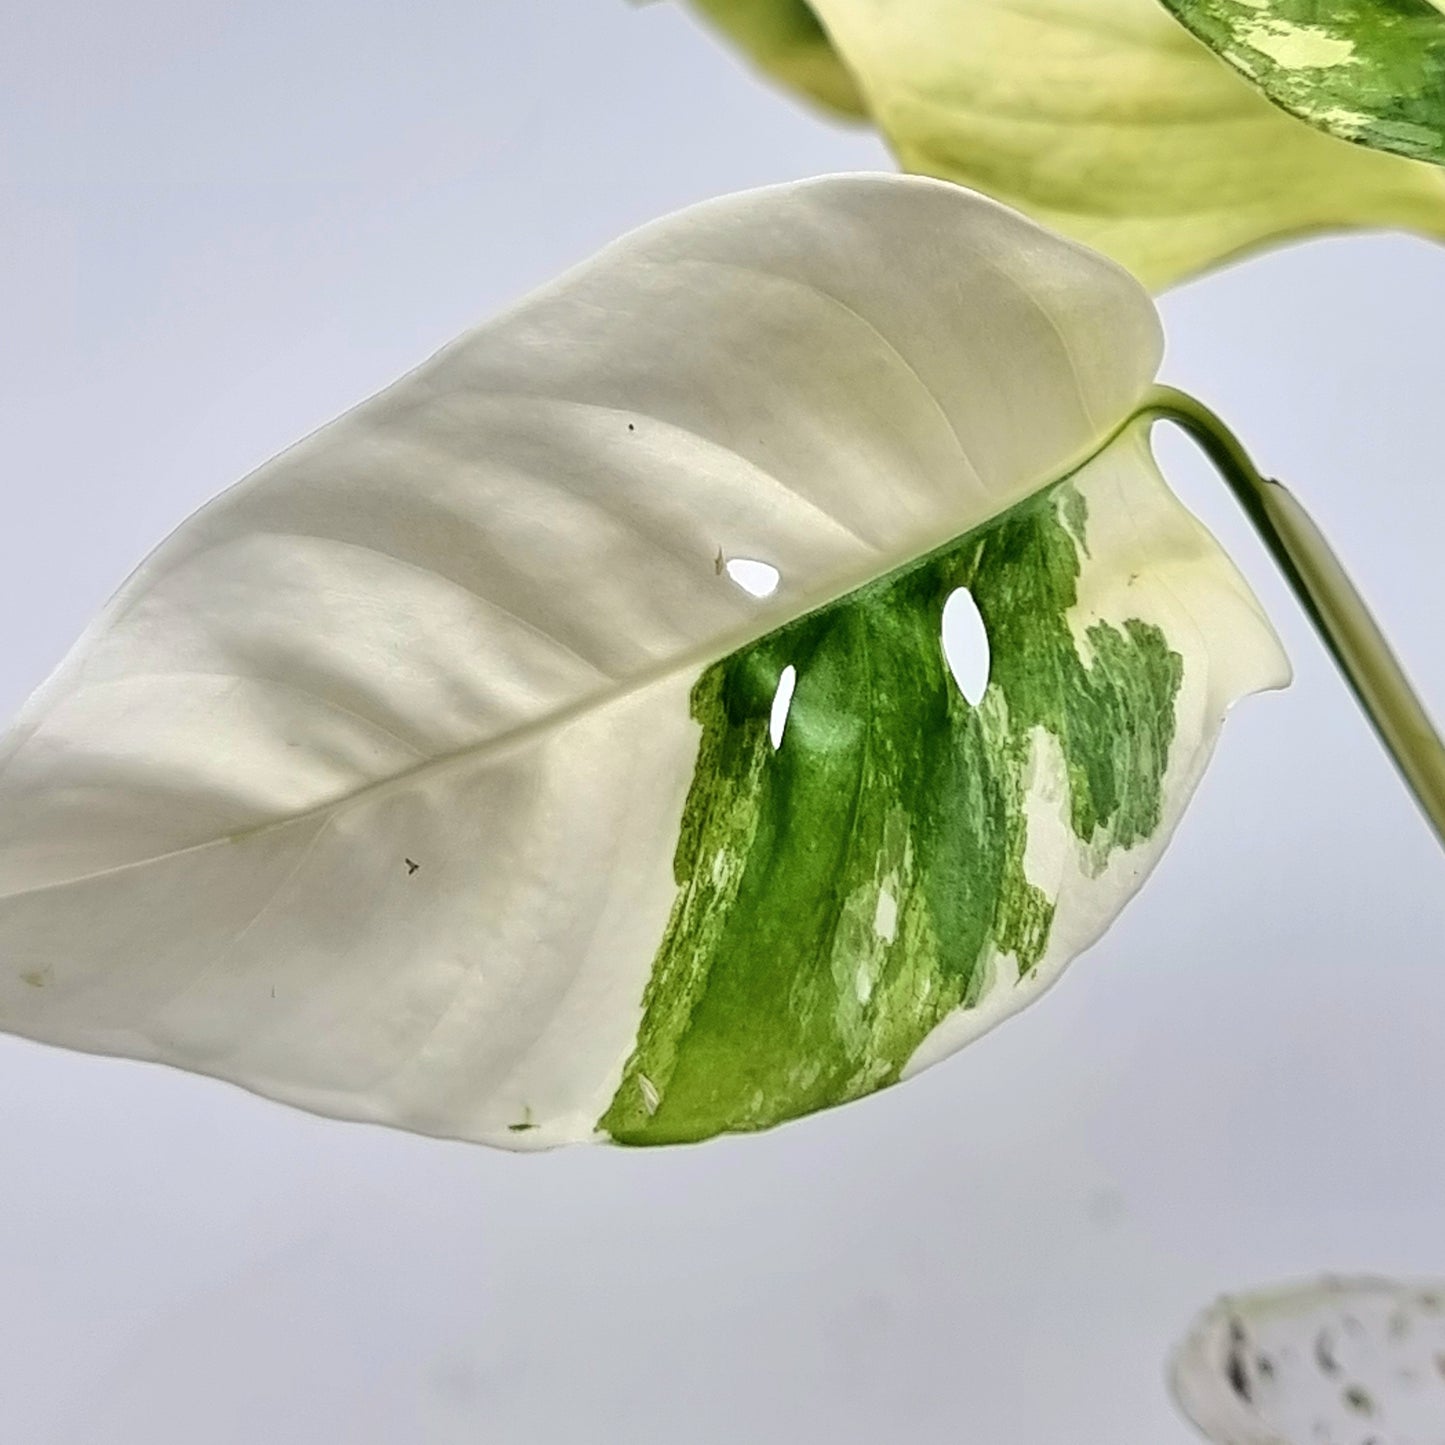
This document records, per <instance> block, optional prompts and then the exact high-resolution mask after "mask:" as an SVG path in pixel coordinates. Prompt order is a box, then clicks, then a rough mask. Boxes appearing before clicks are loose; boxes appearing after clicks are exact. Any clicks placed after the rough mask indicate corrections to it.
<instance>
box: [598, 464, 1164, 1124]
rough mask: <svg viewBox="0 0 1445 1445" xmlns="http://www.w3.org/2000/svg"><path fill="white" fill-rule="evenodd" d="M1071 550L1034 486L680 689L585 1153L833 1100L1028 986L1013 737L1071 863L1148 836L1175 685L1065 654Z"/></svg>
mask: <svg viewBox="0 0 1445 1445" xmlns="http://www.w3.org/2000/svg"><path fill="white" fill-rule="evenodd" d="M1086 527H1087V508H1086V506H1085V502H1084V499H1083V497H1082V496H1081V495H1080V493H1079V492H1078V491H1077V490H1076V489H1075V488H1074V487H1073V486H1072V485H1070V484H1069V483H1067V482H1064V483H1060V484H1058V485H1056V486H1055V487H1053V488H1051V489H1049V490H1047V491H1045V492H1042V493H1039V494H1038V495H1036V496H1035V497H1032V498H1030V499H1029V500H1028V501H1027V502H1025V503H1023V504H1022V505H1020V506H1018V507H1016V508H1014V509H1013V510H1012V511H1010V512H1007V513H1005V514H1004V515H1002V516H1001V517H999V518H996V519H995V520H994V521H992V522H990V523H988V524H987V525H985V526H983V527H982V528H980V529H978V530H977V531H974V532H972V533H970V534H969V535H967V536H966V537H964V538H962V539H961V540H959V541H957V542H954V543H952V544H950V545H949V546H947V547H945V548H943V549H941V550H940V551H938V552H936V553H933V554H932V555H930V556H928V557H926V558H924V559H922V560H921V561H919V562H917V563H914V564H912V565H910V566H908V567H906V568H904V569H902V570H900V571H898V572H895V573H893V574H891V575H890V576H887V577H885V578H883V579H880V580H879V581H877V582H875V583H873V584H871V585H869V586H868V587H865V588H863V589H861V590H860V591H858V592H855V593H853V594H851V595H850V596H848V597H846V598H844V599H842V600H841V601H839V602H837V603H835V604H833V605H831V606H829V607H826V608H824V609H822V610H820V611H818V612H814V613H812V614H810V615H808V616H805V617H803V618H801V619H799V620H798V621H796V622H794V623H791V624H789V625H788V626H786V627H784V628H782V629H780V630H778V631H777V632H774V633H772V634H771V635H769V636H767V637H765V638H763V639H761V640H760V641H758V642H756V643H754V644H752V645H751V646H749V647H746V648H744V649H742V650H741V651H739V652H737V653H734V654H733V655H732V656H730V657H728V658H726V659H724V660H723V661H722V662H719V663H717V664H716V665H715V666H713V667H711V668H709V669H708V670H707V671H706V672H705V673H704V674H703V675H702V677H701V679H700V680H699V681H698V683H697V684H696V686H695V688H694V690H693V694H692V711H693V716H694V717H695V718H696V720H697V721H698V722H699V723H700V724H701V726H702V740H701V744H700V750H699V755H698V760H697V766H696V772H695V776H694V780H693V784H692V788H691V792H690V795H689V797H688V800H687V804H686V808H685V812H684V818H683V824H682V832H681V837H680V840H679V844H678V848H677V853H676V859H675V871H676V877H677V882H678V888H679V892H678V897H677V900H676V904H675V907H674V910H673V914H672V918H671V921H670V924H669V927H668V929H667V932H666V936H665V938H664V941H663V943H662V947H661V949H660V951H659V953H658V956H657V958H656V961H655V964H654V969H653V973H652V978H651V983H650V985H649V987H648V989H647V993H646V996H645V999H644V1016H643V1020H642V1024H641V1028H640V1030H639V1034H638V1038H637V1044H636V1049H635V1052H634V1053H633V1055H632V1057H631V1059H630V1060H629V1061H628V1063H627V1066H626V1069H625V1072H624V1075H623V1078H622V1081H621V1084H620V1086H619V1088H618V1091H617V1093H616V1095H615V1097H614V1099H613V1101H612V1103H611V1106H610V1107H609V1108H608V1110H607V1112H606V1113H605V1114H604V1116H603V1117H602V1119H601V1120H600V1125H599V1127H601V1128H602V1129H604V1130H606V1131H607V1132H609V1133H610V1134H612V1135H613V1136H614V1137H615V1138H616V1139H618V1140H620V1141H623V1142H625V1143H636V1144H644V1143H667V1142H677V1141H686V1140H695V1139H701V1138H705V1137H707V1136H709V1135H712V1134H717V1133H720V1132H723V1131H726V1130H746V1129H758V1128H764V1127H767V1126H768V1125H771V1124H776V1123H778V1122H780V1121H781V1120H784V1119H788V1118H792V1117H794V1116H797V1115H800V1114H805V1113H808V1112H809V1111H811V1110H814V1109H819V1108H822V1107H824V1106H827V1105H831V1104H837V1103H841V1102H843V1101H845V1100H847V1099H851V1098H856V1097H857V1096H859V1095H861V1094H866V1093H868V1092H870V1091H872V1090H874V1089H877V1088H880V1087H882V1086H883V1085H886V1084H890V1083H892V1082H894V1081H895V1080H896V1079H897V1078H898V1077H899V1074H900V1071H901V1070H902V1068H903V1066H904V1064H905V1063H906V1062H907V1060H908V1058H909V1056H910V1055H911V1054H912V1053H913V1052H914V1050H915V1049H916V1048H917V1047H918V1045H919V1043H920V1042H921V1041H922V1040H923V1039H924V1037H925V1036H926V1035H927V1034H928V1033H929V1032H930V1031H931V1030H932V1029H933V1028H934V1026H935V1025H936V1024H937V1023H938V1022H939V1021H940V1020H941V1019H942V1018H943V1017H944V1016H945V1015H947V1014H948V1013H950V1012H951V1011H953V1010H954V1009H956V1008H958V1007H960V1006H961V1005H968V1004H970V1003H972V1002H973V1001H974V1000H975V999H976V998H977V996H978V993H979V990H980V989H981V987H982V986H983V983H984V981H985V978H986V974H987V969H988V966H989V964H990V961H991V960H993V959H994V958H995V957H996V956H997V955H999V954H1008V955H1012V956H1013V957H1014V958H1015V959H1016V960H1017V963H1018V967H1019V971H1020V973H1021V974H1026V973H1027V972H1028V971H1029V970H1030V969H1031V968H1033V967H1034V966H1035V965H1037V963H1038V962H1039V960H1040V959H1041V958H1042V957H1043V954H1044V951H1045V948H1046V946H1047V943H1048V940H1049V933H1050V929H1051V926H1052V923H1053V904H1052V901H1051V900H1050V898H1048V897H1047V896H1045V894H1044V893H1043V892H1041V891H1040V890H1039V889H1038V888H1037V887H1035V886H1034V885H1033V884H1032V883H1031V882H1030V881H1029V879H1028V877H1027V876H1026V872H1025V867H1024V858H1025V848H1026V844H1027V841H1028V824H1027V801H1028V793H1029V788H1030V779H1031V770H1032V767H1033V763H1034V760H1035V750H1036V747H1037V733H1038V730H1040V729H1043V730H1045V731H1046V732H1048V733H1049V734H1051V735H1052V737H1053V738H1054V739H1055V740H1056V742H1057V744H1058V750H1059V752H1060V753H1061V754H1062V757H1063V760H1064V765H1065V769H1066V775H1067V782H1068V791H1069V819H1068V822H1069V824H1070V825H1071V827H1072V831H1073V833H1074V835H1075V836H1076V837H1077V838H1078V839H1079V840H1080V842H1081V843H1083V844H1085V845H1087V851H1088V853H1089V855H1090V857H1091V858H1092V859H1094V860H1095V861H1096V862H1098V863H1100V864H1102V862H1104V861H1105V860H1107V858H1108V856H1109V854H1111V853H1112V852H1113V851H1115V850H1117V849H1121V848H1128V847H1130V846H1132V845H1133V844H1135V843H1137V842H1139V841H1140V840H1142V839H1144V838H1146V837H1148V836H1149V835H1150V834H1152V833H1153V831H1154V830H1155V829H1156V828H1157V827H1158V826H1159V824H1160V816H1161V793H1162V783H1163V777H1164V772H1165V768H1166V764H1167V760H1168V753H1169V747H1170V743H1171V741H1172V739H1173V736H1174V727H1175V700H1176V696H1177V694H1178V690H1179V686H1180V681H1181V677H1182V669H1183V663H1182V660H1181V659H1180V657H1179V656H1178V655H1177V654H1176V653H1175V652H1174V651H1173V650H1172V649H1171V648H1170V646H1169V644H1168V642H1167V640H1166V639H1165V637H1164V635H1163V634H1162V633H1161V632H1160V630H1159V629H1158V628H1157V627H1155V626H1152V625H1148V624H1145V623H1144V622H1142V621H1139V620H1131V621H1126V622H1124V623H1123V625H1122V626H1118V627H1116V626H1112V625H1109V624H1107V623H1102V622H1099V623H1095V624H1094V625H1092V626H1091V627H1090V628H1089V629H1088V631H1087V634H1086V646H1084V647H1082V648H1081V647H1080V645H1079V643H1078V641H1077V639H1076V638H1075V636H1074V634H1073V632H1072V631H1071V630H1070V626H1069V622H1068V613H1069V609H1070V608H1071V607H1072V606H1073V604H1074V602H1075V597H1076V587H1077V581H1078V577H1079V573H1080V567H1081V559H1082V558H1084V556H1085V555H1086V554H1085V552H1084V550H1083V536H1084V532H1085V529H1086ZM957 587H967V588H968V589H969V590H970V591H971V592H972V594H973V597H974V599H975V601H976V602H977V604H978V607H979V611H980V613H981V614H982V617H983V620H984V623H985V626H986V628H987V631H988V635H989V639H990V647H991V651H992V658H993V662H992V671H991V676H990V680H989V686H988V690H987V692H986V694H985V696H984V698H983V700H982V702H981V703H980V705H979V706H978V707H977V708H973V707H971V706H970V705H969V704H968V703H967V702H966V701H965V699H964V698H963V696H962V694H961V693H960V692H959V690H958V687H957V685H956V684H955V682H954V681H953V678H952V676H951V674H950V673H949V671H948V669H947V666H946V664H945V660H944V657H943V652H942V646H941V619H942V613H943V607H944V603H945V601H946V600H947V598H948V596H949V594H950V593H951V592H952V591H953V590H954V589H955V588H957ZM789 665H791V666H793V667H794V668H796V671H797V687H796V691H795V693H794V696H793V701H792V708H791V711H790V713H789V715H788V719H787V725H786V729H785V731H784V734H783V738H782V742H781V745H780V747H779V748H778V749H777V750H776V751H775V750H774V748H773V746H772V743H771V741H770V738H769V731H768V723H769V714H770V711H771V707H772V702H773V697H774V693H775V691H776V689H777V684H778V679H779V677H780V676H781V674H782V672H783V670H784V668H786V667H788V666H789Z"/></svg>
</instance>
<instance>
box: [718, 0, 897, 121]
mask: <svg viewBox="0 0 1445 1445" xmlns="http://www.w3.org/2000/svg"><path fill="white" fill-rule="evenodd" d="M695 4H696V5H697V8H698V9H699V10H700V11H701V12H702V13H703V14H704V15H706V16H707V17H708V19H709V20H711V21H712V22H713V24H714V25H716V26H717V28H718V29H719V30H721V31H722V32H723V33H724V34H725V35H727V36H728V37H729V38H731V39H732V40H734V41H735V42H736V43H737V44H738V45H740V46H741V47H742V48H743V49H744V50H745V51H746V52H747V53H748V54H749V55H750V56H751V57H752V59H753V62H754V64H756V65H757V66H758V67H759V68H760V69H761V70H763V71H764V72H766V73H767V74H768V75H771V76H772V77H773V78H774V79H775V80H781V81H782V82H783V83H784V84H785V85H790V86H792V87H794V88H795V89H796V90H799V91H801V92H802V93H803V94H804V95H806V96H808V97H809V98H810V99H812V100H814V101H817V102H818V103H820V104H821V105H823V106H824V107H825V108H826V109H828V110H831V111H836V112H837V113H838V114H840V115H846V116H861V117H866V116H867V114H868V106H867V103H866V102H865V101H864V99H863V97H862V96H861V95H860V94H859V93H858V86H857V83H856V82H855V81H854V79H853V76H852V74H851V73H850V72H849V70H848V67H847V66H846V65H844V64H843V62H842V60H841V59H840V58H839V57H838V53H837V51H835V50H834V49H833V46H832V43H831V42H830V41H829V39H828V34H827V32H826V31H825V30H824V29H823V27H822V25H821V24H820V23H819V20H818V17H817V15H816V14H815V13H814V11H813V8H812V6H811V5H809V4H808V3H807V0H695Z"/></svg>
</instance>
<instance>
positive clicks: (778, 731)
mask: <svg viewBox="0 0 1445 1445" xmlns="http://www.w3.org/2000/svg"><path fill="white" fill-rule="evenodd" d="M797 685H798V669H797V668H796V667H794V666H793V665H792V664H791V663H789V664H788V666H787V667H785V668H784V669H783V671H782V674H781V675H780V676H779V678H778V690H777V691H776V692H775V693H774V694H773V711H772V716H770V717H769V718H768V736H769V737H770V738H772V740H773V751H774V752H776V751H777V750H778V749H779V748H780V747H782V745H783V729H784V728H785V727H787V725H788V709H789V708H790V707H792V705H793V689H794V688H795V687H797Z"/></svg>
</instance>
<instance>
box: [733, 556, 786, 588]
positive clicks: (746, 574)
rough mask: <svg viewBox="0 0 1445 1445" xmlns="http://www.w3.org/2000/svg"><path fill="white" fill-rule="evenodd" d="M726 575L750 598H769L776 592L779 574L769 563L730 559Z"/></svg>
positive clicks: (741, 558)
mask: <svg viewBox="0 0 1445 1445" xmlns="http://www.w3.org/2000/svg"><path fill="white" fill-rule="evenodd" d="M726 567H727V574H728V576H729V577H731V578H732V579H733V581H734V582H736V583H737V584H738V586H739V587H741V588H742V589H743V591H744V592H746V593H748V594H749V596H752V597H771V596H772V595H773V593H774V592H776V591H777V590H778V581H779V579H780V577H781V575H782V574H781V573H780V572H779V571H778V569H777V568H776V567H774V566H773V565H772V563H771V562H757V561H754V559H753V558H751V557H730V558H729V559H728V561H727V563H726Z"/></svg>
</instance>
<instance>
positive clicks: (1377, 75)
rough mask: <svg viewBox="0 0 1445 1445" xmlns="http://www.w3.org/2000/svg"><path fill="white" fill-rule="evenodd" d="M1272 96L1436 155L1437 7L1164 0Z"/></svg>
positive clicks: (1444, 25) (1443, 75) (1443, 113)
mask: <svg viewBox="0 0 1445 1445" xmlns="http://www.w3.org/2000/svg"><path fill="white" fill-rule="evenodd" d="M1163 3H1164V5H1165V6H1166V7H1167V8H1168V9H1169V10H1171V11H1173V13H1174V14H1175V15H1176V16H1178V17H1179V19H1180V20H1181V21H1183V22H1184V24H1185V25H1187V26H1188V27H1189V29H1190V30H1192V31H1193V32H1194V34H1195V35H1197V36H1198V37H1199V38H1200V39H1201V40H1202V41H1204V43H1205V44H1206V45H1208V46H1209V47H1210V49H1212V50H1213V51H1214V52H1215V53H1216V54H1217V55H1219V56H1221V57H1222V58H1223V59H1224V60H1226V61H1228V62H1229V64H1230V65H1232V66H1233V67H1234V68H1235V69H1236V70H1237V71H1239V73H1240V74H1241V75H1243V76H1245V77H1246V78H1247V79H1248V80H1250V81H1251V82H1253V83H1254V84H1255V85H1257V86H1258V87H1259V88H1260V90H1262V91H1263V92H1264V93H1265V95H1267V96H1268V97H1269V98H1270V99H1271V100H1272V101H1274V102H1275V104H1276V105H1279V106H1281V107H1283V108H1284V109H1285V110H1287V111H1289V112H1290V114H1291V115H1297V116H1299V117H1300V119H1301V120H1307V121H1308V122H1309V123H1310V124H1311V125H1314V126H1318V127H1319V128H1320V129H1321V130H1324V131H1328V132H1329V133H1330V134H1331V135H1336V136H1339V137H1340V138H1341V139H1342V140H1348V141H1358V142H1359V143H1360V144H1361V145H1366V146H1371V147H1373V148H1374V149H1376V150H1382V151H1394V152H1396V153H1397V154H1398V155H1402V156H1409V157H1411V158H1412V159H1413V160H1422V161H1434V162H1435V163H1436V164H1439V163H1441V162H1445V14H1442V13H1441V12H1440V10H1439V9H1437V8H1436V7H1435V6H1434V5H1432V4H1430V3H1429V0H1331V3H1329V4H1321V3H1320V0H1163Z"/></svg>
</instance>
